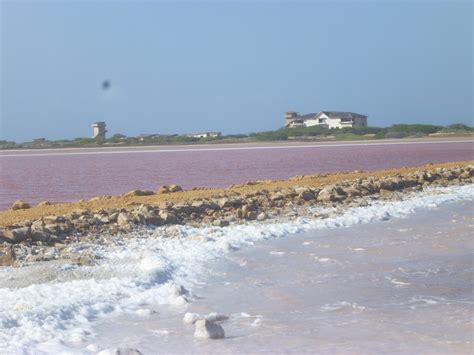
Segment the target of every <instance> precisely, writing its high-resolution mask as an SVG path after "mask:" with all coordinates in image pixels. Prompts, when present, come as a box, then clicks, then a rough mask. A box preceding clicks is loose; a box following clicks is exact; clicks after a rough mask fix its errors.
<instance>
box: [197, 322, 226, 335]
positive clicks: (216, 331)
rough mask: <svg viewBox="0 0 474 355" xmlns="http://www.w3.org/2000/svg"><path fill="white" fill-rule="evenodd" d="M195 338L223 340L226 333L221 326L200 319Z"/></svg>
mask: <svg viewBox="0 0 474 355" xmlns="http://www.w3.org/2000/svg"><path fill="white" fill-rule="evenodd" d="M194 337H195V338H197V339H221V338H224V337H225V332H224V328H222V327H221V326H220V325H219V324H216V323H213V322H210V321H208V320H207V319H200V320H198V321H196V323H195V328H194Z"/></svg>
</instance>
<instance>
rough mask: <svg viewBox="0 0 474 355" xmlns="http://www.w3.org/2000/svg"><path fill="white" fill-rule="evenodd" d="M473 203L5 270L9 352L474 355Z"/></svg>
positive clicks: (150, 245)
mask: <svg viewBox="0 0 474 355" xmlns="http://www.w3.org/2000/svg"><path fill="white" fill-rule="evenodd" d="M473 199H474V187H473V186H451V187H447V188H432V189H427V190H426V191H424V192H422V193H412V194H408V195H404V197H403V201H391V202H385V201H372V202H371V203H370V205H369V206H367V207H358V208H350V209H347V210H343V211H338V210H336V209H334V210H333V212H334V213H337V214H336V215H334V216H333V217H331V218H327V219H314V218H298V219H296V220H291V221H288V220H273V221H269V222H268V223H256V222H251V223H248V224H244V225H231V226H229V227H225V228H218V227H204V228H192V227H189V226H172V227H159V228H156V229H155V230H153V229H150V230H149V231H142V232H140V233H132V234H130V235H124V236H115V237H114V238H110V239H108V242H107V243H104V242H100V241H98V243H97V244H88V243H80V244H78V245H75V246H74V248H75V251H76V252H77V253H82V252H92V253H94V254H95V255H97V256H98V257H100V259H99V260H98V261H99V263H98V265H96V266H78V265H75V264H69V263H66V262H65V261H53V262H46V263H41V264H36V265H32V266H28V267H24V268H20V269H15V268H9V267H3V268H0V285H1V287H0V299H1V300H2V302H1V303H0V348H1V349H4V350H5V351H8V350H10V351H20V350H23V351H26V352H27V353H29V352H33V351H36V353H41V351H43V352H46V353H61V352H63V351H65V352H67V353H71V352H78V353H87V351H86V347H87V345H88V344H90V343H93V344H94V345H95V346H97V347H109V346H111V345H123V346H135V347H138V348H140V349H141V350H142V351H144V352H145V353H147V352H148V353H155V352H156V349H160V350H163V351H165V350H167V351H170V352H173V351H174V352H183V351H192V352H195V351H196V352H207V351H211V350H212V351H218V352H222V351H227V350H228V351H233V352H237V351H239V350H242V351H243V350H244V349H246V351H256V350H260V349H268V350H269V351H272V352H274V351H280V350H288V351H294V352H300V351H301V350H303V349H317V350H320V351H324V352H326V351H327V352H332V351H333V350H334V351H336V350H337V351H343V352H346V351H352V350H357V351H359V350H360V351H363V352H365V351H369V352H378V351H389V350H390V349H392V348H394V347H397V346H398V348H396V349H398V350H400V351H407V352H409V350H410V349H421V350H422V351H425V350H426V351H429V350H430V349H435V346H440V349H447V351H448V350H449V351H458V350H459V349H461V350H462V351H464V350H465V349H466V348H467V347H468V346H470V344H469V343H468V341H470V340H469V339H468V338H467V337H468V336H467V335H466V334H469V333H468V330H470V328H469V327H470V326H472V324H471V323H466V319H470V317H471V316H472V303H470V300H472V279H471V275H472V261H471V260H472V259H471V257H472V252H473V248H472V243H471V239H470V238H471V237H470V235H471V234H472V227H473V225H474V221H473V220H472V218H473V213H472V209H473V206H474V205H473V204H474V202H472V201H473ZM319 209H320V207H315V212H317V211H319ZM328 212H330V211H328ZM410 216H411V217H410ZM382 221H383V222H382ZM223 258H225V259H223ZM182 286H184V287H185V288H187V289H188V291H189V292H188V293H186V292H182V289H181V287H182ZM187 310H189V311H198V312H211V311H217V312H222V313H226V314H228V315H230V316H231V319H230V320H229V321H227V322H225V323H224V327H225V329H226V331H227V335H228V338H227V339H226V340H224V341H219V342H213V343H205V342H195V341H194V340H193V338H192V333H193V332H192V327H187V326H184V325H183V324H182V317H183V314H184V313H185V312H186V311H187ZM425 311H426V312H425ZM428 311H429V312H428ZM242 312H246V313H248V315H249V316H247V315H246V314H242ZM420 312H421V313H420ZM257 315H260V316H261V317H257ZM413 317H414V318H413ZM430 317H431V318H430ZM446 319H447V320H448V323H449V324H448V325H442V326H440V325H439V324H438V323H439V322H441V320H443V322H445V320H446ZM322 325H323V326H322ZM420 329H421V330H420ZM378 330H383V333H380V334H379V333H376V332H377V331H378ZM425 330H426V332H425ZM419 332H421V333H419ZM423 332H425V333H423ZM384 334H385V335H384ZM420 334H421V335H420ZM441 335H442V336H443V337H444V338H443V337H441ZM427 339H428V340H427ZM448 342H451V343H448ZM404 344H405V345H406V346H405V345H404ZM403 346H405V347H403Z"/></svg>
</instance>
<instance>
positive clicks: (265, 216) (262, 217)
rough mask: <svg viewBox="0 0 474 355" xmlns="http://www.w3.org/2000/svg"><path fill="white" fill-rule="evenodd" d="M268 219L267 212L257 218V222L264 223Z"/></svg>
mask: <svg viewBox="0 0 474 355" xmlns="http://www.w3.org/2000/svg"><path fill="white" fill-rule="evenodd" d="M267 218H268V216H267V214H266V213H265V212H262V213H260V214H259V215H258V216H257V221H264V220H266V219H267Z"/></svg>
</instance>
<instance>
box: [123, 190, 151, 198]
mask: <svg viewBox="0 0 474 355" xmlns="http://www.w3.org/2000/svg"><path fill="white" fill-rule="evenodd" d="M154 194H155V193H154V192H153V191H148V190H132V191H129V192H127V193H126V194H124V195H123V196H124V197H132V196H150V195H154Z"/></svg>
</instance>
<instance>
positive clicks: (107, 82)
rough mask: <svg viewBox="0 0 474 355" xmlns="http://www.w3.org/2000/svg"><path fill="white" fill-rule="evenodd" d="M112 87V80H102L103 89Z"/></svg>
mask: <svg viewBox="0 0 474 355" xmlns="http://www.w3.org/2000/svg"><path fill="white" fill-rule="evenodd" d="M109 88H110V81H109V80H104V81H103V82H102V90H108V89H109Z"/></svg>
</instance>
